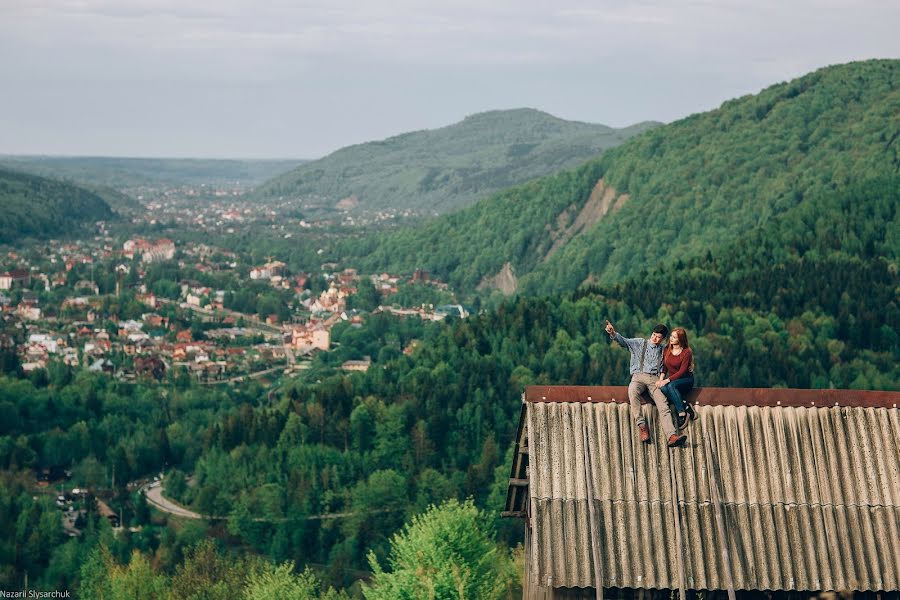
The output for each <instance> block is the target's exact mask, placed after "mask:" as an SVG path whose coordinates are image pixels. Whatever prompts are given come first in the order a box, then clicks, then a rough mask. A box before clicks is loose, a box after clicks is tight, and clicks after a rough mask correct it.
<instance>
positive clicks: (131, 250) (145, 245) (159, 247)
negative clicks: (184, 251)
mask: <svg viewBox="0 0 900 600" xmlns="http://www.w3.org/2000/svg"><path fill="white" fill-rule="evenodd" d="M122 250H123V254H124V255H125V256H126V257H128V258H131V259H133V258H135V257H136V256H140V258H141V262H145V263H154V262H161V261H164V260H172V259H173V258H175V242H173V241H172V240H170V239H167V238H163V239H160V240H156V241H155V242H150V241H147V240H144V239H140V238H138V239H134V240H128V241H126V242H125V243H124V244H123V245H122Z"/></svg>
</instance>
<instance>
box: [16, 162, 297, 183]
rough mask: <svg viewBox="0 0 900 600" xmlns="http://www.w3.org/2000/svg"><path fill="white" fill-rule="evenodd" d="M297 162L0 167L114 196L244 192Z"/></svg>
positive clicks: (57, 163) (71, 163) (139, 163)
mask: <svg viewBox="0 0 900 600" xmlns="http://www.w3.org/2000/svg"><path fill="white" fill-rule="evenodd" d="M302 162H303V161H302V160H254V159H213V158H128V157H109V156H21V155H7V156H0V166H5V167H7V168H10V169H14V170H16V171H24V172H26V173H31V174H33V175H39V176H41V177H51V178H54V179H65V180H66V181H72V182H74V183H75V184H76V185H90V186H103V187H108V188H113V189H116V190H122V189H128V188H135V187H140V186H159V185H201V184H206V185H238V186H241V187H243V188H244V189H249V188H251V187H253V186H256V185H259V184H261V183H263V182H264V181H267V180H269V179H271V178H272V177H275V176H276V175H278V174H279V173H284V172H285V171H287V170H288V169H292V168H294V167H296V166H297V165H298V164H300V163H302Z"/></svg>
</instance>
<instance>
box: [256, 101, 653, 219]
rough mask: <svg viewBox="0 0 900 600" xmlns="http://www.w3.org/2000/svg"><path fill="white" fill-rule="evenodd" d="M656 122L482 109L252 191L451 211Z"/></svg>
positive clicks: (344, 152) (349, 151)
mask: <svg viewBox="0 0 900 600" xmlns="http://www.w3.org/2000/svg"><path fill="white" fill-rule="evenodd" d="M653 125H654V124H650V123H644V124H640V125H635V126H632V127H628V128H625V129H619V130H616V129H612V128H610V127H606V126H604V125H593V124H589V123H578V122H573V121H564V120H562V119H557V118H556V117H553V116H551V115H548V114H546V113H542V112H539V111H536V110H532V109H518V110H506V111H493V112H486V113H480V114H476V115H472V116H469V117H467V118H466V119H465V120H463V121H462V122H460V123H457V124H455V125H451V126H449V127H443V128H441V129H435V130H430V131H417V132H413V133H406V134H403V135H398V136H396V137H392V138H388V139H386V140H382V141H378V142H369V143H366V144H359V145H356V146H350V147H347V148H342V149H341V150H338V151H337V152H335V153H333V154H331V155H329V156H327V157H325V158H322V159H319V160H316V161H312V162H309V163H306V164H303V165H301V166H299V167H297V168H296V169H294V170H293V171H291V172H289V173H287V174H285V175H282V176H280V177H277V178H275V179H274V180H272V181H270V182H268V183H266V184H265V185H263V186H262V187H260V188H259V189H258V190H256V191H255V195H256V196H257V197H258V198H260V199H269V198H282V197H283V198H297V197H308V198H310V197H311V198H324V199H325V200H326V201H327V202H328V203H329V204H331V205H333V204H334V203H336V202H337V201H338V200H341V199H343V198H347V197H350V196H356V197H357V198H358V199H359V202H360V205H359V209H364V210H367V211H377V210H385V209H396V210H401V209H410V208H411V209H413V210H416V211H420V212H423V213H426V214H430V213H432V212H441V213H443V212H448V211H452V210H454V209H457V208H460V207H463V206H467V205H469V204H472V203H473V202H475V201H476V200H478V199H480V198H483V197H485V196H488V195H490V194H492V193H494V192H497V191H499V190H502V189H504V188H508V187H510V186H512V185H516V184H518V183H522V182H523V181H528V180H530V179H534V178H535V177H540V176H542V175H547V174H549V173H555V172H557V171H560V170H562V169H567V168H572V167H574V166H576V165H578V164H579V163H581V162H583V161H585V160H587V159H588V158H592V157H595V156H597V154H599V153H600V152H602V151H603V150H605V149H607V148H611V147H613V146H615V145H617V144H620V143H622V142H623V141H624V140H626V139H628V138H629V137H631V136H632V135H635V134H637V133H640V132H641V131H644V130H646V129H648V128H650V127H652V126H653Z"/></svg>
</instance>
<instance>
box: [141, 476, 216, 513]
mask: <svg viewBox="0 0 900 600" xmlns="http://www.w3.org/2000/svg"><path fill="white" fill-rule="evenodd" d="M143 490H144V495H145V496H147V502H149V503H150V504H151V505H153V506H154V507H155V508H157V509H159V510H161V511H163V512H166V513H169V514H170V515H175V516H178V517H184V518H186V519H208V518H211V517H205V516H203V515H201V514H198V513H195V512H194V511H192V510H188V509H186V508H185V507H183V506H179V505H178V504H175V503H174V502H172V501H171V500H168V499H166V498H163V495H162V491H163V490H162V486H161V485H160V484H159V482H158V481H157V482H155V483H151V484H149V485H146V486H144V488H143Z"/></svg>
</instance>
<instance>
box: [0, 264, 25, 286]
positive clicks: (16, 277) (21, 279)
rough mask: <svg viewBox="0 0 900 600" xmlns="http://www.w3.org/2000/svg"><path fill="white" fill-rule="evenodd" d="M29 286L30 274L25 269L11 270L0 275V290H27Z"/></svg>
mask: <svg viewBox="0 0 900 600" xmlns="http://www.w3.org/2000/svg"><path fill="white" fill-rule="evenodd" d="M30 285H31V274H30V273H29V272H28V271H26V270H25V269H12V270H10V271H6V272H4V273H0V290H11V289H13V288H14V287H20V288H27V287H28V286H30Z"/></svg>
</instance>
